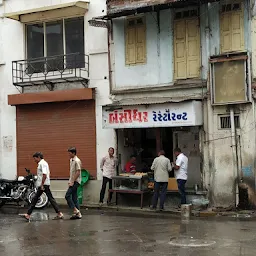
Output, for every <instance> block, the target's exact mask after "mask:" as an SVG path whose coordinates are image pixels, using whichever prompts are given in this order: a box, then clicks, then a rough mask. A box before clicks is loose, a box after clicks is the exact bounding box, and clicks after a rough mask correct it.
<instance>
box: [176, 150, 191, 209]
mask: <svg viewBox="0 0 256 256" xmlns="http://www.w3.org/2000/svg"><path fill="white" fill-rule="evenodd" d="M174 155H175V156H176V162H175V164H174V173H175V177H176V180H177V183H178V189H179V193H180V196H181V204H186V203H187V200H186V191H185V185H186V182H187V178H188V175H187V173H188V158H187V157H186V156H185V155H184V154H183V153H182V152H181V150H180V148H176V149H175V150H174Z"/></svg>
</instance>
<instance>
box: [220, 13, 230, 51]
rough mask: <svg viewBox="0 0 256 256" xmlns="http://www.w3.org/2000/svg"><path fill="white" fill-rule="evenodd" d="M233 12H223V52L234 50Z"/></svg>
mask: <svg viewBox="0 0 256 256" xmlns="http://www.w3.org/2000/svg"><path fill="white" fill-rule="evenodd" d="M231 15H232V14H231V13H223V14H221V22H220V23H221V24H220V25H221V52H231V51H232V35H231Z"/></svg>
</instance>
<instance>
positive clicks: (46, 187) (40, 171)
mask: <svg viewBox="0 0 256 256" xmlns="http://www.w3.org/2000/svg"><path fill="white" fill-rule="evenodd" d="M33 158H34V160H35V162H36V163H37V164H38V166H37V182H36V186H37V192H36V194H35V197H34V198H33V200H32V203H31V205H30V207H29V209H28V212H27V213H26V214H21V215H20V216H21V217H24V218H25V219H26V220H28V221H29V220H30V216H31V214H32V212H33V210H34V209H35V206H36V203H37V202H38V199H39V198H40V196H41V195H42V194H43V192H45V193H46V195H47V197H48V199H49V201H50V203H51V205H52V207H53V208H54V210H55V212H56V213H57V216H56V217H54V218H53V219H54V220H59V219H63V217H64V216H63V214H62V212H61V211H60V209H59V206H58V204H57V203H56V200H55V199H54V198H53V196H52V192H51V190H50V168H49V165H48V163H47V162H46V161H45V160H44V157H43V154H42V153H41V152H36V153H35V154H34V155H33Z"/></svg>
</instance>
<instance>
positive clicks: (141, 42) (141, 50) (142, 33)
mask: <svg viewBox="0 0 256 256" xmlns="http://www.w3.org/2000/svg"><path fill="white" fill-rule="evenodd" d="M145 62H146V28H145V26H144V25H141V26H138V27H137V28H136V63H145Z"/></svg>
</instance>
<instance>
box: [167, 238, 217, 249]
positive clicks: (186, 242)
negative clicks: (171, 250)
mask: <svg viewBox="0 0 256 256" xmlns="http://www.w3.org/2000/svg"><path fill="white" fill-rule="evenodd" d="M168 244H169V245H172V246H177V247H208V246H212V245H215V244H216V242H215V241H207V240H204V239H195V238H182V237H180V238H173V239H171V241H170V242H169V243H168Z"/></svg>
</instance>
